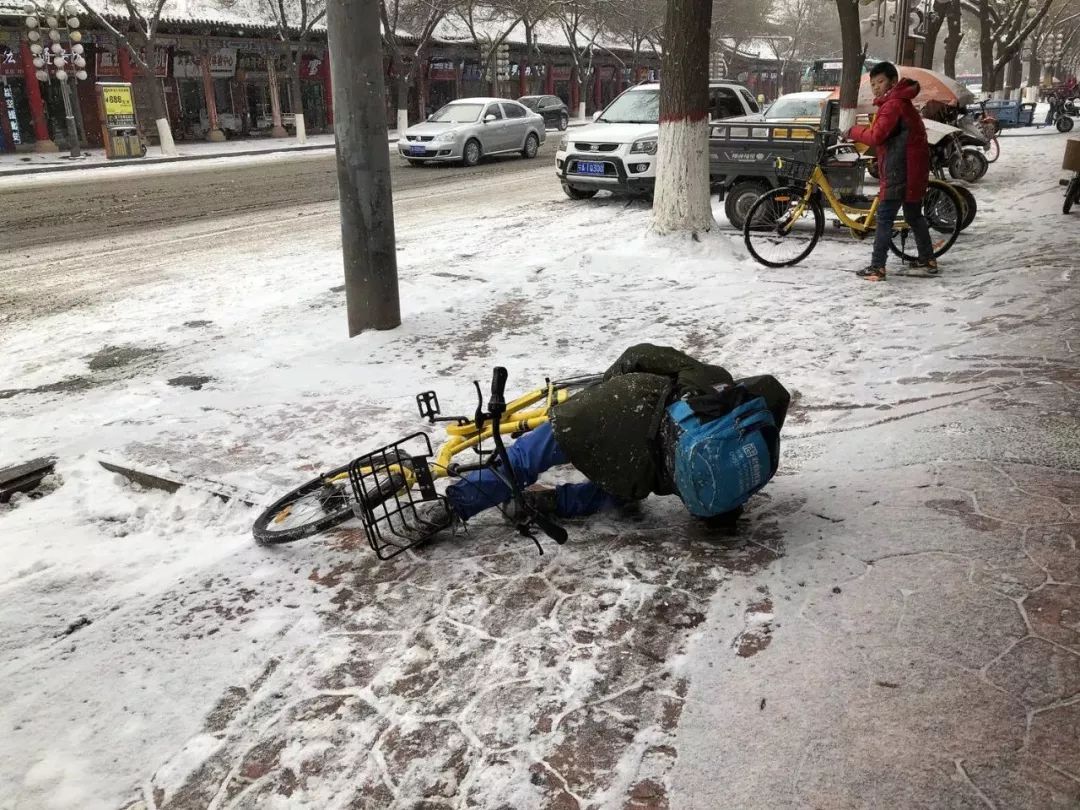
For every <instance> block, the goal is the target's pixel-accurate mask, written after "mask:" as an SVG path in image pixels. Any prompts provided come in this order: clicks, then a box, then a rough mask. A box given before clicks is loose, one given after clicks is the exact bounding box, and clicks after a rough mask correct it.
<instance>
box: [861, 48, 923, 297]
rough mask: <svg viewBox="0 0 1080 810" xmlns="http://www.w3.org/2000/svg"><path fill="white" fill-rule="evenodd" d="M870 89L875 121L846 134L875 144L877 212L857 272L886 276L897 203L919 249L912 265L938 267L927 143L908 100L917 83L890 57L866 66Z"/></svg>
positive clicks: (863, 275) (914, 93)
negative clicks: (926, 201) (867, 253)
mask: <svg viewBox="0 0 1080 810" xmlns="http://www.w3.org/2000/svg"><path fill="white" fill-rule="evenodd" d="M870 89H871V90H872V91H873V93H874V104H875V105H877V107H878V112H877V115H876V116H875V118H874V122H873V124H871V125H870V126H868V127H862V126H855V127H852V128H851V129H850V130H848V137H849V138H850V139H851V140H853V141H857V142H859V143H863V144H866V145H867V146H873V147H874V148H875V156H876V158H877V165H878V176H879V177H880V193H879V198H880V200H881V202H880V204H879V205H878V209H877V214H876V216H877V231H876V233H875V235H874V252H873V255H872V257H871V259H870V265H869V266H868V267H864V268H863V269H862V270H859V271H858V272H857V273H856V275H858V276H859V277H860V278H864V279H866V280H867V281H884V280H885V259H886V257H887V256H888V252H889V243H890V241H891V239H892V232H893V223H894V222H895V221H896V215H897V214H898V213H899V212H900V209H901V208H903V211H904V220H905V221H906V222H907V224H908V226H909V227H910V228H911V231H912V233H913V234H914V236H915V244H916V246H917V247H918V250H919V258H918V260H917V261H915V262H913V263H912V267H915V268H918V269H921V270H924V271H925V272H927V273H931V274H933V273H937V271H938V266H937V262H936V261H935V260H934V247H933V242H931V240H930V226H929V225H928V224H927V222H926V217H925V216H923V208H922V200H923V196H924V195H925V194H926V188H927V186H928V185H929V179H930V146H929V144H928V143H927V140H926V128H925V127H924V126H923V121H922V118H920V117H919V113H918V111H917V110H916V109H915V105H914V104H912V103H911V102H912V99H914V98H915V97H916V96H917V95H918V94H919V83H918V82H916V81H912V80H911V79H900V75H899V73H897V70H896V66H895V65H894V64H892V63H891V62H879V63H878V64H876V65H874V67H872V68H871V69H870Z"/></svg>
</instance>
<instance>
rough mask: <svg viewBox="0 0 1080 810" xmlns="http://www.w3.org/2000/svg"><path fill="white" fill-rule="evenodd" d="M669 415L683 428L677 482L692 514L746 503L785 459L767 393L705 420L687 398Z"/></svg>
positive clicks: (716, 511)
mask: <svg viewBox="0 0 1080 810" xmlns="http://www.w3.org/2000/svg"><path fill="white" fill-rule="evenodd" d="M667 412H668V415H669V416H670V417H671V419H672V421H673V422H674V423H675V424H676V425H677V426H678V428H679V436H678V441H677V444H676V448H675V465H674V466H675V487H676V488H677V489H678V491H679V495H680V496H681V497H682V499H683V503H685V504H686V507H687V509H689V510H690V513H691V514H692V515H695V516H697V517H712V516H714V515H721V514H723V513H724V512H730V511H731V510H732V509H735V508H737V507H739V506H742V505H743V504H744V503H746V501H747V500H749V498H750V496H751V495H753V494H754V493H755V492H757V491H758V490H759V489H761V488H762V487H763V486H765V484H767V483H768V482H769V479H771V478H772V477H773V475H774V474H775V473H776V468H777V467H778V466H779V463H780V431H779V430H778V429H777V427H776V421H775V420H774V419H773V415H772V413H771V412H770V411H769V409H768V408H767V407H766V405H765V399H764V397H760V396H758V397H753V398H751V399H747V400H746V401H745V402H743V403H742V404H740V405H738V406H737V407H735V408H734V409H732V410H730V411H728V412H727V413H726V414H724V415H723V416H720V417H718V418H715V419H711V420H708V421H703V419H702V417H701V415H699V414H698V413H695V411H694V409H693V408H692V407H691V406H690V403H688V402H687V401H686V400H682V399H681V400H679V401H678V402H674V403H672V404H671V405H669V406H668V408H667Z"/></svg>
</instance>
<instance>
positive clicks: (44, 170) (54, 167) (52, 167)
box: [0, 121, 592, 181]
mask: <svg viewBox="0 0 1080 810" xmlns="http://www.w3.org/2000/svg"><path fill="white" fill-rule="evenodd" d="M590 123H592V122H591V121H571V122H570V124H569V125H568V126H567V129H574V128H575V127H583V126H586V125H588V124H590ZM399 140H401V139H400V138H398V137H397V136H391V137H390V138H389V139H388V141H387V143H388V145H389V146H393V145H394V144H396V143H397V142H398V141H399ZM334 148H335V145H334V144H332V143H329V144H327V143H320V144H309V145H307V146H282V147H280V148H278V149H244V150H242V151H238V152H214V153H208V154H205V155H176V156H175V157H152V158H137V159H131V160H117V161H104V162H102V163H61V164H49V165H45V166H22V167H19V168H16V169H10V170H4V169H2V168H0V181H2V180H3V179H4V178H5V177H18V176H20V175H26V174H48V173H51V172H74V171H81V170H84V169H112V168H116V167H117V166H152V165H156V164H159V163H187V162H189V161H192V160H216V159H219V158H234V157H255V156H257V155H280V154H282V153H285V152H312V151H315V150H318V149H334Z"/></svg>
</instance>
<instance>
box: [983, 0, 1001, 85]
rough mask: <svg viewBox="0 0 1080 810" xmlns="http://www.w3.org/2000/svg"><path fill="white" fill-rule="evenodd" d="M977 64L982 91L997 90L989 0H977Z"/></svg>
mask: <svg viewBox="0 0 1080 810" xmlns="http://www.w3.org/2000/svg"><path fill="white" fill-rule="evenodd" d="M979 64H980V66H981V67H982V89H983V92H984V93H993V92H994V91H995V90H997V84H996V80H997V71H996V70H994V32H993V29H992V27H991V24H990V0H979Z"/></svg>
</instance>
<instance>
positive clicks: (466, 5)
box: [454, 0, 521, 96]
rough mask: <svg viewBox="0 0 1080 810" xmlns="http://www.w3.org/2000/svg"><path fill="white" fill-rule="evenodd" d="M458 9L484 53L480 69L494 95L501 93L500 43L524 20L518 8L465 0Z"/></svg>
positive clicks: (456, 12)
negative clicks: (497, 60)
mask: <svg viewBox="0 0 1080 810" xmlns="http://www.w3.org/2000/svg"><path fill="white" fill-rule="evenodd" d="M454 13H455V14H456V15H457V16H458V17H460V18H461V21H462V22H463V23H464V24H465V28H466V30H468V32H469V36H470V37H471V38H472V41H473V43H474V44H475V45H476V50H477V52H478V53H479V54H480V73H481V75H483V76H484V77H485V78H486V80H487V82H488V84H489V85H490V88H489V89H490V92H491V94H492V95H494V96H497V95H499V94H500V93H499V78H498V75H497V74H496V72H495V68H494V65H495V62H496V56H497V54H498V52H499V47H500V46H501V45H502V44H503V43H504V42H506V39H507V37H509V36H510V34H512V33H513V32H514V29H515V28H517V27H518V25H519V24H520V23H521V17H520V16H518V14H517V12H516V10H514V9H512V8H511V9H505V8H503V7H501V6H499V5H491V3H490V2H485V0H462V2H461V3H460V4H459V5H458V6H457V8H455V9H454Z"/></svg>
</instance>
